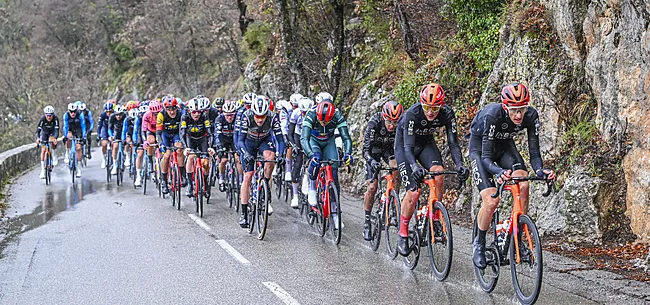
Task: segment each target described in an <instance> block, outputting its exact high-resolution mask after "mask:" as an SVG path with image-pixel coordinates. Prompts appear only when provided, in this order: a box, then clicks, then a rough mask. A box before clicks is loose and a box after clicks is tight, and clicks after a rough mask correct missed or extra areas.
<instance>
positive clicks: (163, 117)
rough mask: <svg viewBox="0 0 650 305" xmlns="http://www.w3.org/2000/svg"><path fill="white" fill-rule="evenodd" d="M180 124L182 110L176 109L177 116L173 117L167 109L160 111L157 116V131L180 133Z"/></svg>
mask: <svg viewBox="0 0 650 305" xmlns="http://www.w3.org/2000/svg"><path fill="white" fill-rule="evenodd" d="M180 125H181V112H180V111H178V110H177V111H176V116H175V117H173V118H172V117H171V116H170V115H169V113H167V111H165V110H163V111H161V112H159V113H158V116H157V117H156V133H158V132H165V133H167V134H178V132H179V130H180V129H179V127H180Z"/></svg>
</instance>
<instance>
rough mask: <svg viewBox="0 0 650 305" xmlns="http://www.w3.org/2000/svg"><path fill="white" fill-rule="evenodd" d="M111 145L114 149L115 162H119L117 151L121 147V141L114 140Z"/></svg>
mask: <svg viewBox="0 0 650 305" xmlns="http://www.w3.org/2000/svg"><path fill="white" fill-rule="evenodd" d="M116 139H117V138H116ZM111 146H112V148H113V151H112V152H111V153H112V155H113V163H115V162H117V151H118V150H119V149H120V143H118V142H115V141H113V144H112V145H111Z"/></svg>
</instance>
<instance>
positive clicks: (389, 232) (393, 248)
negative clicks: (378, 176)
mask: <svg viewBox="0 0 650 305" xmlns="http://www.w3.org/2000/svg"><path fill="white" fill-rule="evenodd" d="M384 206H385V208H384V213H385V214H386V215H385V216H384V217H385V218H386V219H385V227H384V231H385V235H386V253H387V254H388V256H389V257H390V258H392V259H395V258H396V257H397V253H398V252H397V233H398V232H399V222H400V221H399V219H400V218H399V216H400V212H401V208H402V206H401V203H400V201H399V197H397V193H396V192H395V191H391V192H390V197H388V198H387V200H386V202H385V203H384Z"/></svg>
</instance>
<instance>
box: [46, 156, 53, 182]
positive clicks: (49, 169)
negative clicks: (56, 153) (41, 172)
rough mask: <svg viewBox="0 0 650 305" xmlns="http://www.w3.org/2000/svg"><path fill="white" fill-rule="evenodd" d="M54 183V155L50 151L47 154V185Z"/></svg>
mask: <svg viewBox="0 0 650 305" xmlns="http://www.w3.org/2000/svg"><path fill="white" fill-rule="evenodd" d="M50 183H52V154H51V153H50V151H49V149H48V150H47V151H46V152H45V185H50Z"/></svg>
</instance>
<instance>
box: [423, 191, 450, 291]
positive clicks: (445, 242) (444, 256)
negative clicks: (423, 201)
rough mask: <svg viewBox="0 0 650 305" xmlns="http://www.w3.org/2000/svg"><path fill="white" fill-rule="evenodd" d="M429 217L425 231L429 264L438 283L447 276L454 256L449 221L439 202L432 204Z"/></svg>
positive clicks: (442, 205) (447, 214)
mask: <svg viewBox="0 0 650 305" xmlns="http://www.w3.org/2000/svg"><path fill="white" fill-rule="evenodd" d="M431 216H432V217H431V218H429V230H427V241H428V243H427V244H428V248H429V263H430V264H431V271H432V272H433V276H434V277H435V278H436V279H437V280H438V281H444V280H445V279H446V278H447V276H448V275H449V270H450V269H451V262H452V257H453V254H454V252H453V251H454V242H453V241H454V240H453V238H452V234H451V220H450V219H449V213H448V212H447V208H446V207H445V205H444V204H442V202H440V201H436V203H434V204H433V213H431Z"/></svg>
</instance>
